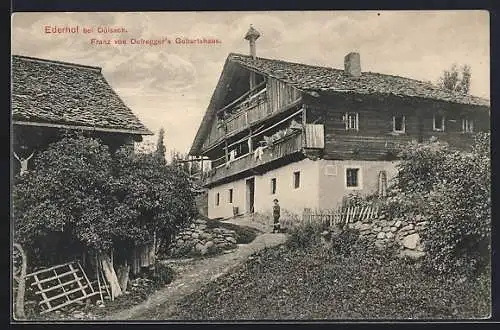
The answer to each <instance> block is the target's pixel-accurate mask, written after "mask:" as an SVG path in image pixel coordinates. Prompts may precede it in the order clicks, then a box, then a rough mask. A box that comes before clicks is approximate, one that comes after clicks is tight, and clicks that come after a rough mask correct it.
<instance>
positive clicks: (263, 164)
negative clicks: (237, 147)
mask: <svg viewBox="0 0 500 330" xmlns="http://www.w3.org/2000/svg"><path fill="white" fill-rule="evenodd" d="M303 146H304V142H303V134H302V133H298V134H293V135H290V136H285V137H283V138H282V139H281V140H278V141H275V142H274V143H273V144H272V145H271V146H267V147H264V148H262V149H261V151H262V152H261V153H260V156H259V152H258V151H257V150H255V151H254V152H252V153H249V154H246V155H243V156H241V157H239V158H236V159H235V160H233V161H231V162H229V164H222V165H220V166H218V167H216V168H214V169H212V170H211V171H210V172H208V173H206V174H205V175H204V177H203V180H202V183H203V185H204V186H210V185H212V184H214V183H218V182H220V181H224V180H227V179H229V178H230V177H232V176H236V175H243V174H244V173H246V172H250V171H253V172H254V173H258V172H259V171H261V170H263V169H264V168H269V167H270V166H272V163H273V162H275V161H277V160H279V159H282V158H284V157H286V156H291V155H295V154H300V153H301V152H302V150H303Z"/></svg>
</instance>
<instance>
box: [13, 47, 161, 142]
mask: <svg viewBox="0 0 500 330" xmlns="http://www.w3.org/2000/svg"><path fill="white" fill-rule="evenodd" d="M12 120H13V123H14V124H21V125H22V124H24V125H35V126H36V125H40V126H55V127H66V128H73V127H74V128H83V129H92V130H96V131H108V132H121V133H128V134H139V135H151V134H152V133H151V131H149V130H148V129H147V128H146V127H145V126H144V125H143V124H142V123H141V122H140V121H139V119H138V118H137V117H136V116H135V115H134V114H133V113H132V111H131V110H130V109H129V108H128V107H127V106H126V105H125V104H124V103H123V101H122V100H121V99H120V97H119V96H118V95H117V94H116V92H115V91H114V90H113V89H112V88H111V86H110V85H109V83H108V82H107V81H106V79H105V78H104V76H103V74H102V72H101V68H99V67H94V66H86V65H79V64H73V63H66V62H59V61H51V60H46V59H40V58H33V57H27V56H20V55H13V56H12Z"/></svg>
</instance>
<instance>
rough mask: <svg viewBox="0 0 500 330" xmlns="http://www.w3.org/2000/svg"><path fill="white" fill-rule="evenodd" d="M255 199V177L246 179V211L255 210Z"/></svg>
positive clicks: (251, 211)
mask: <svg viewBox="0 0 500 330" xmlns="http://www.w3.org/2000/svg"><path fill="white" fill-rule="evenodd" d="M254 201H255V178H251V179H247V180H246V204H247V205H246V211H247V213H253V212H254Z"/></svg>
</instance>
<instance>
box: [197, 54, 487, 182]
mask: <svg viewBox="0 0 500 330" xmlns="http://www.w3.org/2000/svg"><path fill="white" fill-rule="evenodd" d="M297 125H298V126H300V127H301V128H300V129H297V128H298V126H297ZM291 127H294V128H295V129H290V128H291ZM485 130H489V101H488V100H484V99H480V98H477V97H473V96H470V95H463V94H456V93H451V92H448V91H445V90H442V89H439V88H437V87H436V86H433V85H430V84H428V83H424V82H420V81H416V80H412V79H408V78H403V77H396V76H388V75H381V74H375V73H370V72H363V73H361V75H360V76H358V77H352V76H349V75H348V74H345V73H344V71H343V70H337V69H332V68H323V67H315V66H308V65H304V64H297V63H289V62H284V61H276V60H268V59H262V58H256V59H252V58H251V57H248V56H243V55H235V54H231V55H230V56H229V57H228V59H227V60H226V64H225V66H224V70H223V72H222V74H221V77H220V79H219V83H218V85H217V88H216V90H215V92H214V95H213V97H212V100H211V102H210V105H209V108H208V110H207V112H206V114H205V116H204V119H203V122H202V125H201V126H200V129H199V131H198V134H197V136H196V138H195V141H194V143H193V146H192V148H191V151H190V154H191V155H197V156H204V157H208V158H209V159H211V160H212V168H215V167H221V166H222V165H224V164H225V168H226V169H225V170H219V174H218V177H219V178H224V177H225V176H230V175H232V174H231V172H232V171H231V170H228V168H229V163H233V164H236V162H235V160H239V159H242V157H244V156H246V155H248V157H253V156H252V153H254V152H255V150H256V148H258V147H259V146H262V145H264V146H265V145H267V144H268V142H269V139H270V138H272V137H273V136H276V135H280V134H286V132H291V133H292V134H298V135H300V139H299V140H297V139H294V140H293V141H299V142H300V143H299V144H297V143H295V142H294V143H293V148H285V145H283V148H284V149H283V150H287V152H285V153H284V154H283V155H281V156H280V157H281V158H286V157H287V156H289V155H290V154H291V153H293V154H294V153H296V152H301V153H303V154H304V155H306V156H310V155H311V151H313V153H312V154H314V156H315V157H317V156H319V157H323V158H325V159H364V160H382V159H389V158H394V157H395V153H396V152H397V149H398V147H399V145H401V144H404V143H407V142H409V141H412V140H415V141H423V140H426V139H428V138H430V137H431V136H436V137H438V138H439V139H441V140H445V141H448V142H450V143H451V144H452V145H455V146H457V147H460V148H463V147H467V146H468V145H470V143H471V139H470V136H471V133H473V132H477V131H485ZM278 140H279V141H277V143H285V140H286V139H285V140H283V139H278ZM319 140H321V141H319ZM288 141H291V140H288ZM286 143H288V144H290V142H286ZM271 149H272V148H269V150H271ZM292 149H293V152H292ZM270 157H271V156H270ZM264 158H265V157H264ZM269 159H273V161H274V160H277V159H276V154H273V156H272V157H271V158H269ZM240 162H241V161H240ZM242 164H243V163H242ZM233 166H234V167H235V168H238V169H239V170H238V171H240V170H241V169H242V168H243V169H245V170H248V169H251V168H252V167H253V166H258V164H257V163H256V164H254V163H253V162H252V161H250V160H248V159H245V160H244V166H243V165H242V166H239V165H238V166H236V165H233ZM221 171H222V172H225V173H221ZM226 172H227V173H226ZM233 172H234V171H233ZM240 172H241V171H240Z"/></svg>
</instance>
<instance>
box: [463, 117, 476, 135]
mask: <svg viewBox="0 0 500 330" xmlns="http://www.w3.org/2000/svg"><path fill="white" fill-rule="evenodd" d="M462 132H464V133H472V132H474V121H472V120H470V119H467V118H464V119H462Z"/></svg>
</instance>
